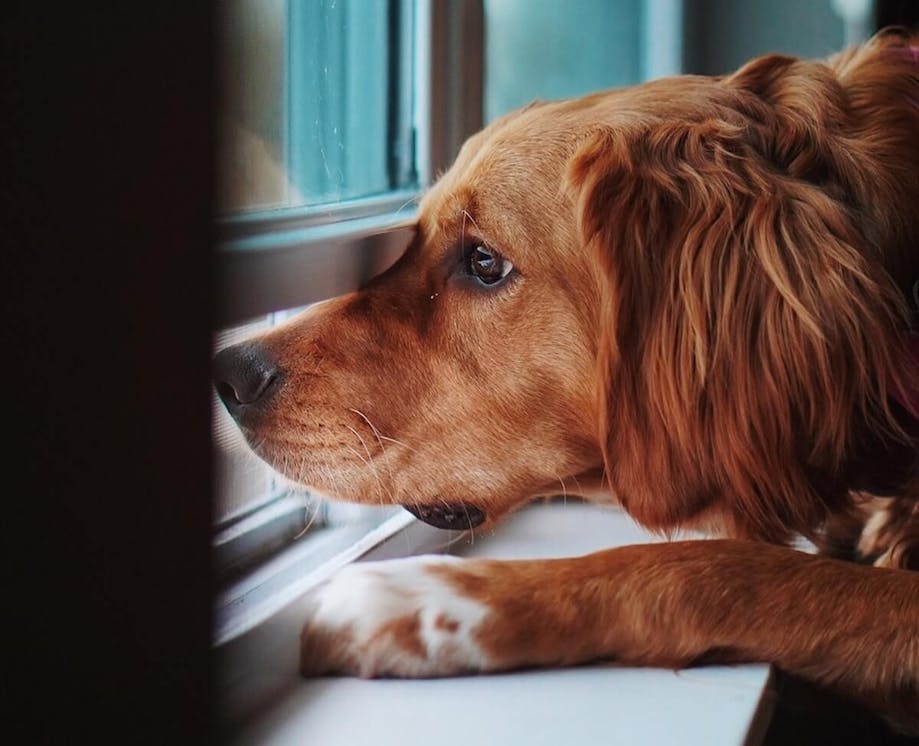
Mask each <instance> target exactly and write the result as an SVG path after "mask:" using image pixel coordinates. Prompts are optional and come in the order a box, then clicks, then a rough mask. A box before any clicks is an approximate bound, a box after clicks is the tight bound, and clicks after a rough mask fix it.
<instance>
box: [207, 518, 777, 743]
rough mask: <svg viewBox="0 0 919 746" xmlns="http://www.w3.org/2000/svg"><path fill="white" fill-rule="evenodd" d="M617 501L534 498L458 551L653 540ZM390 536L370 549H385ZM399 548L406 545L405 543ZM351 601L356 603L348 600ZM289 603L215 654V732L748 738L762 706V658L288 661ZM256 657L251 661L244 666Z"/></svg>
mask: <svg viewBox="0 0 919 746" xmlns="http://www.w3.org/2000/svg"><path fill="white" fill-rule="evenodd" d="M449 538H450V537H449V534H444V533H443V532H437V531H436V530H434V529H429V528H428V527H427V526H422V525H420V524H414V525H412V526H410V527H409V528H408V529H406V531H405V532H403V533H402V534H399V535H396V536H394V537H393V538H392V539H390V540H389V542H387V543H388V544H390V545H392V544H394V543H395V544H402V549H403V550H404V549H405V548H406V547H408V548H410V549H411V550H412V551H413V553H419V552H430V551H437V550H438V546H437V545H438V544H439V545H441V546H440V549H441V551H442V549H443V545H444V544H445V543H447V542H448V541H449ZM656 540H658V539H656V538H655V537H652V536H649V535H648V534H646V533H644V532H643V531H642V530H641V529H639V528H638V527H637V526H635V524H634V523H632V522H631V521H630V520H629V518H628V517H627V516H626V515H625V514H623V513H622V512H620V511H618V510H615V509H610V508H601V507H597V506H592V505H585V504H580V503H575V504H570V505H567V506H565V505H559V504H545V505H536V506H532V507H530V508H527V509H526V510H523V511H521V512H520V513H518V514H517V515H515V516H512V517H511V518H509V519H507V520H506V521H505V522H504V523H503V524H502V525H501V526H500V527H499V528H498V530H497V531H496V532H494V533H493V534H491V535H480V534H476V535H475V540H474V543H470V542H469V540H468V539H466V538H463V539H462V541H461V542H457V543H455V544H454V545H453V546H452V547H451V548H450V551H451V552H452V553H454V554H458V555H463V556H489V557H507V558H510V557H551V556H568V555H577V554H583V553H585V552H590V551H594V550H597V549H601V548H604V547H609V546H616V545H621V544H633V543H640V542H649V541H656ZM392 552H393V549H392V546H390V547H389V548H387V546H386V544H384V545H382V546H380V547H378V548H377V549H376V550H373V551H372V552H370V553H369V554H368V555H367V558H368V559H370V558H374V559H376V558H381V557H386V556H391V555H392ZM403 553H404V552H403ZM355 602H356V603H358V602H359V600H358V599H355ZM297 607H298V603H297V602H294V603H292V604H290V605H289V606H287V607H286V608H285V609H284V610H283V611H282V612H280V613H278V614H276V615H275V616H274V617H272V618H271V619H269V620H268V621H266V622H265V623H263V624H262V625H260V626H258V627H256V628H255V629H253V630H251V631H250V632H249V633H247V634H245V635H243V636H242V637H240V638H239V639H237V640H234V641H232V643H231V644H229V645H226V646H223V647H222V648H221V649H220V650H219V651H218V654H219V660H220V663H221V672H220V683H221V687H220V688H221V692H222V695H223V696H222V701H221V702H220V705H219V706H220V708H221V712H220V713H219V714H220V716H221V719H222V720H223V722H224V725H225V728H226V731H225V733H224V735H225V737H226V738H225V740H226V741H229V742H232V743H237V744H287V743H297V744H301V743H310V744H317V745H321V744H336V745H337V744H347V745H348V746H361V745H362V744H368V745H369V746H380V744H388V743H398V744H399V746H411V745H412V744H425V745H428V744H430V743H432V742H436V743H438V744H442V745H443V746H452V744H456V746H469V744H470V743H477V744H491V743H495V744H502V745H510V744H515V743H526V744H527V746H534V745H535V744H542V743H545V744H563V743H570V744H578V745H579V746H588V745H589V744H610V743H628V744H664V743H680V744H705V746H718V745H719V744H755V743H758V742H759V740H760V739H761V737H762V735H763V733H764V732H765V725H766V723H767V722H768V717H769V714H770V712H769V705H768V700H769V698H768V697H767V696H764V695H765V694H766V692H767V690H768V687H769V681H770V667H769V666H767V665H763V664H756V665H742V666H708V667H704V668H694V669H689V670H684V671H672V670H667V669H654V668H644V669H639V668H625V667H619V666H615V665H612V664H602V665H596V666H585V667H580V668H574V669H563V670H535V671H526V672H519V673H511V674H503V675H497V676H477V677H465V678H453V679H437V680H423V681H399V680H374V681H365V680H360V679H353V678H323V679H313V680H304V679H303V678H302V677H300V676H299V674H298V673H297V670H296V664H297V641H298V635H299V628H300V625H301V623H302V621H303V620H302V617H301V616H300V615H298V608H297ZM253 661H255V663H253Z"/></svg>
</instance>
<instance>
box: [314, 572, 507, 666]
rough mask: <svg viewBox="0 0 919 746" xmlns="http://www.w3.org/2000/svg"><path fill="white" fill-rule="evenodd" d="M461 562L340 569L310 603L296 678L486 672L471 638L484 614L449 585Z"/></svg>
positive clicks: (481, 654) (486, 661)
mask: <svg viewBox="0 0 919 746" xmlns="http://www.w3.org/2000/svg"><path fill="white" fill-rule="evenodd" d="M466 562H468V561H464V560H460V559H457V558H455V557H446V556H424V557H410V558H407V559H399V560H390V561H387V562H365V563H356V564H353V565H348V566H347V567H345V568H343V569H342V570H341V571H340V572H339V573H337V574H336V575H335V576H334V577H333V578H332V579H331V580H329V581H327V582H326V583H325V584H323V585H322V586H320V587H319V588H317V589H316V590H315V591H313V593H312V595H311V598H310V610H309V612H308V618H307V620H306V624H305V625H304V627H303V632H302V634H301V637H300V670H301V672H302V673H303V674H304V675H317V674H325V673H349V674H356V675H359V676H362V677H379V676H400V677H428V676H450V675H455V674H460V673H470V672H475V671H483V670H488V669H489V668H491V667H492V666H491V665H490V664H491V661H490V660H489V658H488V656H487V655H486V654H485V652H484V651H483V650H482V648H481V646H480V645H479V644H478V643H477V642H476V634H475V633H476V630H477V628H478V627H479V626H480V625H481V623H482V621H483V620H484V619H485V618H486V616H487V614H488V608H487V606H485V605H483V604H482V603H480V602H478V601H476V600H473V599H472V598H469V597H468V596H464V595H463V593H462V592H461V590H460V588H459V586H458V585H457V584H456V583H455V582H451V577H452V576H455V575H456V574H457V572H458V571H459V567H462V566H463V565H464V563H466Z"/></svg>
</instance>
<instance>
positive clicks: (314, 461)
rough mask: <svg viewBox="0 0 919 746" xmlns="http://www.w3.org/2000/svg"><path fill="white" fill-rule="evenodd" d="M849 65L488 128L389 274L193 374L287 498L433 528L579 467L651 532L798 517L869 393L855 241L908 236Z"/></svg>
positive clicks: (868, 327)
mask: <svg viewBox="0 0 919 746" xmlns="http://www.w3.org/2000/svg"><path fill="white" fill-rule="evenodd" d="M875 56H876V55H875ZM866 59H867V58H866ZM869 62H870V60H869ZM896 64H907V63H900V62H897V63H896ZM859 65H860V66H861V67H859ZM860 69H864V70H867V71H868V72H866V73H864V75H863V78H864V80H860V81H858V82H859V84H860V85H862V86H865V85H869V84H870V78H871V75H875V77H880V76H881V71H880V69H879V68H877V66H875V67H871V65H870V64H868V63H862V62H859V60H858V59H855V60H854V61H853V59H852V58H845V59H842V60H839V61H838V62H837V63H836V68H835V69H834V68H833V67H830V66H826V65H822V64H818V63H803V62H798V61H795V60H791V59H789V58H782V57H772V58H766V59H763V60H759V61H756V62H754V63H751V64H750V65H748V66H747V67H746V68H744V69H742V70H741V71H739V72H738V73H736V74H735V75H734V76H731V77H729V78H723V79H714V78H697V77H686V78H677V79H670V80H664V81H657V82H653V83H649V84H645V85H643V86H638V87H635V88H630V89H624V90H621V91H613V92H609V93H603V94H596V95H593V96H589V97H586V98H583V99H579V100H574V101H567V102H555V103H542V104H537V105H532V106H530V107H527V108H525V109H523V110H520V111H518V112H515V113H513V114H510V115H508V116H506V117H504V118H502V119H500V120H498V121H496V122H495V123H493V124H492V125H490V126H489V127H487V128H486V129H485V130H483V131H482V132H481V133H479V134H477V135H475V136H474V137H472V138H471V139H470V140H469V141H468V142H467V143H466V145H465V146H464V147H463V149H462V152H461V153H460V155H459V157H458V158H457V160H456V162H455V163H454V165H453V166H452V168H451V169H450V170H449V171H448V172H447V173H446V174H445V175H444V176H443V177H442V178H441V179H440V180H439V181H438V182H437V183H436V184H435V185H434V186H433V187H432V189H431V190H430V191H429V192H428V193H427V195H426V196H425V197H424V199H423V201H422V202H421V205H420V210H419V220H418V224H417V229H416V233H415V237H414V240H413V241H412V243H411V245H410V246H409V247H408V249H407V251H406V252H405V254H404V255H403V256H402V258H401V259H400V260H399V261H398V262H397V263H396V264H395V265H394V266H393V267H392V268H391V269H389V270H388V271H387V272H385V273H384V274H382V275H381V276H379V277H377V278H376V279H375V280H373V281H372V282H371V283H370V284H369V285H368V286H367V287H365V288H364V289H362V290H360V291H358V292H356V293H353V294H351V295H348V296H344V297H340V298H336V299H333V300H329V301H326V302H324V303H322V304H319V305H317V306H314V307H312V308H311V309H309V310H308V311H306V312H305V313H304V314H302V315H301V316H299V317H298V318H295V319H293V320H291V321H290V322H288V323H287V324H285V325H283V326H281V327H279V328H276V329H274V330H272V331H270V332H269V333H267V334H265V335H263V336H261V337H259V338H257V339H254V340H250V341H249V342H246V343H244V344H242V345H238V346H235V347H232V348H229V349H228V350H225V351H223V352H221V353H220V354H219V355H218V358H217V365H216V367H217V387H218V391H219V392H220V394H221V397H222V398H223V400H224V402H225V403H226V406H227V408H228V409H229V411H230V412H231V414H232V415H233V416H234V417H235V418H236V420H237V422H238V423H239V425H240V426H241V428H242V430H243V432H244V433H245V434H246V436H247V438H248V440H249V442H250V444H251V446H252V448H253V449H254V450H255V451H256V453H258V455H259V456H261V457H262V458H263V459H264V460H265V461H267V462H268V463H269V464H270V465H271V466H273V467H274V468H275V469H276V470H278V471H279V472H281V473H283V474H284V475H285V476H287V477H288V478H289V479H291V480H293V481H295V482H298V483H300V484H304V485H308V486H310V487H313V488H315V489H317V490H318V491H320V492H322V493H324V494H327V495H332V496H336V497H342V498H347V499H351V500H358V501H362V502H369V503H380V502H383V503H394V504H402V505H405V506H406V507H408V508H409V509H410V510H412V511H413V512H414V513H415V514H416V515H418V516H419V517H421V518H422V519H424V520H426V521H427V522H429V523H431V524H433V525H437V526H441V527H447V528H463V527H467V526H476V525H478V524H481V523H482V522H484V521H486V520H493V519H496V518H498V517H500V516H501V515H503V514H504V513H506V512H507V511H509V510H511V509H512V508H514V507H516V506H517V505H519V504H521V503H523V502H524V501H526V500H527V499H528V498H531V497H532V496H534V495H538V494H549V493H551V494H556V493H562V492H566V491H567V492H579V493H583V492H585V491H586V490H587V489H590V488H595V487H596V486H597V485H598V478H599V475H600V474H601V472H605V476H606V479H607V480H608V482H609V485H610V486H611V487H612V488H613V490H614V491H615V492H617V493H618V495H619V497H620V498H621V499H622V500H623V501H624V502H626V504H627V506H628V507H629V509H630V510H632V512H633V513H635V514H636V516H637V517H638V518H639V519H640V520H643V521H644V522H645V523H647V524H648V525H652V526H658V527H664V526H671V525H673V524H675V523H680V522H683V521H686V520H688V519H690V518H693V517H694V516H698V515H699V514H701V513H705V512H706V511H707V510H708V508H710V507H711V506H712V505H714V504H716V503H718V502H719V500H721V499H722V498H724V496H725V495H728V494H730V495H731V496H732V497H731V499H732V500H734V502H733V503H732V506H733V509H732V514H733V516H734V517H733V518H732V527H733V528H734V529H735V530H736V531H740V532H743V531H746V532H747V533H755V532H757V531H758V532H759V533H761V534H765V535H770V532H774V531H779V530H783V529H778V528H776V527H777V526H785V527H787V526H789V525H795V524H796V523H809V522H810V523H812V522H813V521H815V520H818V519H819V513H820V510H821V505H822V503H821V502H820V500H822V499H823V498H822V497H821V498H817V497H813V501H812V502H813V504H807V503H806V502H805V501H802V490H803V492H804V493H805V494H806V495H816V492H817V487H816V486H815V483H814V480H815V479H817V478H818V477H815V476H814V475H818V476H819V479H822V480H824V481H825V482H826V481H830V482H831V481H832V480H833V479H835V478H836V477H837V472H839V470H840V469H841V468H842V467H841V464H842V462H843V461H844V459H845V456H846V453H847V449H848V448H849V447H850V445H851V444H850V443H849V440H848V438H849V434H848V432H849V430H850V429H851V425H852V421H853V418H856V417H858V416H859V415H860V413H861V414H864V412H865V411H866V410H867V409H868V408H869V407H870V406H876V405H877V403H878V401H881V402H883V401H885V400H886V395H885V394H886V389H885V387H886V386H887V385H888V384H889V383H890V382H891V381H893V380H895V378H896V373H895V372H893V373H889V374H888V373H885V372H884V371H891V370H893V369H895V367H896V365H895V360H893V359H892V355H893V353H892V352H891V350H892V349H893V346H894V345H893V342H892V340H894V339H895V338H896V335H897V333H898V332H897V330H898V329H899V328H901V326H902V308H901V306H902V301H901V300H900V294H899V292H898V288H897V287H896V285H895V283H893V282H892V281H891V279H890V276H889V275H888V274H887V271H886V269H885V267H884V266H883V262H878V261H876V259H877V257H876V256H875V257H874V258H873V259H874V260H872V257H870V256H869V252H868V251H866V249H865V245H866V240H870V241H874V242H875V243H874V245H875V246H878V245H882V244H885V243H886V244H890V243H891V241H892V240H894V239H892V238H891V236H893V237H896V236H897V235H901V234H904V233H908V232H909V231H910V230H913V231H915V226H913V227H912V228H910V227H905V226H904V223H903V220H902V219H901V218H900V217H899V216H897V215H896V214H895V210H894V209H893V207H892V206H893V205H894V204H896V203H897V202H898V201H899V202H900V203H901V204H902V202H903V199H904V198H905V194H906V193H907V192H909V190H912V194H914V195H915V194H916V191H917V190H916V185H915V183H914V182H915V174H914V173H912V174H911V173H909V172H908V168H909V166H908V165H907V163H908V162H909V160H910V159H912V163H913V164H915V163H917V162H919V159H917V158H916V153H915V150H916V146H915V144H909V143H911V141H908V138H907V136H906V135H903V136H894V135H893V134H890V133H894V132H895V131H896V128H895V127H894V124H895V123H894V122H893V120H894V118H895V114H893V113H891V111H892V109H891V111H887V110H883V111H881V110H880V109H877V107H875V110H872V111H871V115H872V116H874V117H882V118H883V119H884V121H885V124H886V125H889V127H890V129H889V130H888V135H887V138H888V139H887V141H885V142H881V141H880V140H879V139H877V138H875V139H874V140H871V139H870V138H868V137H866V134H865V132H864V131H863V130H864V128H865V127H866V126H868V125H867V124H866V122H867V119H866V116H867V115H866V111H867V109H868V108H869V104H868V103H867V97H868V96H869V92H868V91H867V90H865V91H864V92H863V93H861V94H860V95H861V96H862V98H863V99H865V100H864V101H861V100H856V99H854V98H852V97H850V96H847V94H846V92H845V89H844V80H843V79H844V77H845V76H846V75H848V76H849V78H851V79H853V80H854V79H856V78H857V77H858V71H859V70H860ZM872 106H873V104H872ZM859 107H861V108H859ZM862 109H864V110H865V111H863V110H862ZM897 116H899V115H897ZM859 128H862V130H859ZM900 129H903V127H902V123H901V125H900ZM911 136H912V135H910V137H911ZM898 138H899V139H898ZM897 147H900V148H901V150H900V155H899V156H898V158H900V161H899V163H902V166H903V169H902V173H899V174H897V173H892V172H890V171H888V173H887V174H886V175H885V176H884V177H883V178H875V177H874V176H873V175H872V173H871V171H872V169H873V168H876V166H875V165H874V164H876V163H877V162H878V158H879V157H880V156H883V155H884V153H882V152H881V151H884V152H886V153H888V154H889V153H892V152H894V151H896V149H897ZM885 149H886V150H885ZM904 153H905V154H906V155H905V156H904V155H903V154H904ZM879 154H880V156H879ZM897 168H899V166H898V165H897V163H895V162H891V163H890V164H889V169H893V170H896V169H897ZM898 180H899V182H898ZM911 180H912V181H911ZM904 184H905V185H907V186H903V185H904ZM879 185H882V186H885V187H886V188H887V189H888V192H889V195H888V196H889V197H890V204H888V205H886V206H880V207H879V206H878V205H877V204H876V203H875V201H873V196H874V194H876V192H877V190H878V189H879V188H880V187H879ZM855 207H858V210H859V211H862V212H860V213H859V217H860V218H861V220H862V224H861V225H856V223H855V213H856V210H855ZM882 234H883V235H882ZM892 261H893V260H892ZM887 269H889V267H888V268H887ZM879 371H881V373H880V374H879V373H878V372H879ZM879 375H880V378H879V377H878V376H879ZM828 403H829V409H828ZM767 484H768V485H769V489H770V490H772V492H773V494H772V495H770V496H769V500H770V501H771V503H770V505H771V507H770V508H768V509H764V508H763V500H764V493H765V491H766V485H767ZM792 493H795V494H794V495H793V494H792ZM737 496H739V498H738V497H737ZM770 511H771V513H770V515H768V516H767V515H766V513H769V512H770Z"/></svg>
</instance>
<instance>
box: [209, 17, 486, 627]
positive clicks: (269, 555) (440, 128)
mask: <svg viewBox="0 0 919 746" xmlns="http://www.w3.org/2000/svg"><path fill="white" fill-rule="evenodd" d="M477 8H478V5H477V4H476V3H467V2H463V1H462V0H450V1H446V0H379V2H367V1H366V0H229V1H228V2H226V3H223V4H221V5H220V14H221V17H220V41H221V64H220V70H221V78H220V87H221V111H220V119H219V122H220V126H219V158H218V163H219V170H220V173H219V176H220V178H219V182H220V190H219V200H218V205H217V213H218V215H217V230H218V236H219V249H218V257H217V261H218V287H219V290H220V303H219V308H218V324H219V328H218V332H217V334H216V340H215V347H216V348H217V349H219V348H222V347H224V346H226V345H228V344H232V343H234V342H236V341H239V340H241V339H243V338H245V337H248V336H250V335H251V334H253V333H256V332H258V331H260V330H264V329H267V328H269V327H270V326H271V325H272V324H275V323H278V322H279V321H281V320H283V319H284V318H286V317H287V316H289V315H291V314H293V313H295V312H297V311H299V310H301V309H303V308H304V307H306V306H308V305H309V304H310V303H312V302H316V301H319V300H323V299H324V298H327V297H331V296H334V295H338V294H341V293H343V292H347V291H350V290H353V289H355V288H356V287H357V286H359V285H360V284H361V282H363V281H365V280H366V279H369V277H370V276H372V275H374V274H376V273H378V272H379V271H380V270H382V269H384V268H385V267H386V266H387V265H388V264H390V263H391V262H392V261H394V260H395V259H396V258H397V257H398V255H399V254H400V253H401V251H402V249H403V248H404V246H405V245H406V244H407V241H408V239H409V237H410V228H409V226H410V225H411V223H412V221H413V219H414V204H415V198H416V197H417V196H418V194H419V192H420V190H421V189H422V188H423V187H424V186H425V185H426V184H428V183H429V182H430V174H431V173H434V172H436V171H437V170H439V169H440V168H442V167H443V166H444V165H446V164H448V163H449V162H450V161H451V160H452V158H453V157H454V156H455V154H456V152H457V151H458V149H459V145H460V144H461V143H462V141H463V140H465V138H466V137H467V136H468V135H469V134H471V132H473V131H474V130H476V129H478V128H479V127H480V126H481V123H482V121H481V106H480V105H477V106H468V105H463V103H464V102H466V101H469V100H480V99H481V95H480V84H479V82H478V76H479V75H480V72H481V65H480V64H478V65H477V66H468V65H465V64H464V58H463V56H462V55H461V54H460V53H461V52H466V51H470V50H471V56H470V57H468V58H467V59H470V60H479V61H480V60H481V51H480V47H478V46H477V45H476V44H475V43H473V44H469V43H467V42H466V41H465V39H466V38H472V39H476V38H480V37H481V34H480V33H479V32H470V33H468V35H467V34H464V30H467V29H471V28H474V26H475V25H476V24H477V23H478V24H480V22H481V21H480V19H481V14H480V13H476V9H477ZM477 50H478V51H477ZM448 61H449V62H450V64H451V66H453V68H454V69H456V70H459V71H461V74H460V75H453V76H451V77H450V80H449V81H447V80H446V77H445V76H444V75H443V71H444V70H445V69H446V66H447V63H448ZM467 68H468V69H470V72H469V73H468V74H462V71H464V70H466V69H467ZM470 91H472V94H471V95H470V93H469V92H470ZM213 412H214V444H215V451H216V458H215V462H216V474H215V481H216V488H217V489H216V492H217V495H218V501H217V510H216V533H215V541H214V552H215V560H216V566H217V573H218V578H219V580H220V581H221V583H222V585H223V588H224V591H223V593H222V595H221V599H220V600H219V602H218V610H217V617H218V630H217V638H218V639H224V638H226V637H227V636H229V635H231V634H234V631H238V630H240V629H242V628H244V627H245V626H246V625H247V624H249V623H250V622H251V621H252V618H253V615H252V614H248V613H247V614H243V615H242V616H243V617H247V616H248V619H246V618H242V619H241V617H240V614H238V613H237V611H238V610H239V609H240V608H243V607H245V608H249V609H251V608H252V607H254V606H257V605H259V604H261V603H262V601H264V600H265V599H266V598H267V597H268V596H270V595H271V594H272V593H274V592H275V591H277V590H278V589H280V588H281V586H283V585H284V584H285V583H287V582H288V581H289V580H290V579H291V578H292V577H294V576H296V575H298V574H299V575H303V574H305V573H306V572H308V571H309V569H310V568H314V567H316V566H317V565H321V563H322V562H324V561H326V560H328V559H329V558H330V557H332V556H334V555H335V554H336V553H337V552H340V551H341V550H342V547H343V546H347V547H354V546H356V545H358V544H359V543H360V542H361V541H362V540H364V537H366V536H367V535H368V534H370V533H372V532H373V531H375V530H379V527H380V526H381V524H384V523H385V522H386V521H388V520H390V519H392V517H393V516H398V515H399V514H401V516H402V517H401V518H398V519H397V520H396V522H395V523H393V524H392V525H394V526H397V525H404V523H406V522H407V520H408V519H409V516H408V514H407V513H405V512H404V511H402V510H401V508H398V507H387V508H376V507H367V506H355V505H348V504H338V503H325V502H322V501H320V500H318V499H317V498H316V497H315V496H313V495H311V494H309V493H308V492H307V491H297V490H294V489H292V488H291V487H290V485H288V484H287V483H286V482H282V481H280V480H278V479H276V477H275V476H274V475H273V473H272V472H271V471H270V470H269V469H268V468H267V467H266V466H264V465H263V464H262V463H261V462H260V461H259V460H258V459H257V458H256V457H255V456H254V455H252V454H251V452H250V451H249V449H248V447H247V446H246V444H245V442H244V440H243V438H242V436H241V434H240V433H239V431H238V429H237V427H236V425H235V423H233V421H232V419H231V418H230V417H229V415H228V414H227V413H226V411H225V410H224V408H223V406H222V405H221V404H220V403H219V402H218V400H217V398H216V396H214V399H213ZM400 521H401V523H400ZM285 547H286V549H285V552H286V554H285V556H284V559H283V561H278V557H276V556H275V554H276V553H277V552H278V550H280V549H283V548H285ZM272 563H275V564H274V565H272ZM255 569H257V570H258V572H257V573H253V571H254V570H255ZM253 574H255V575H258V578H259V579H258V581H257V582H256V581H252V577H253ZM269 606H270V604H269ZM266 608H267V607H266ZM255 616H258V614H255Z"/></svg>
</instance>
